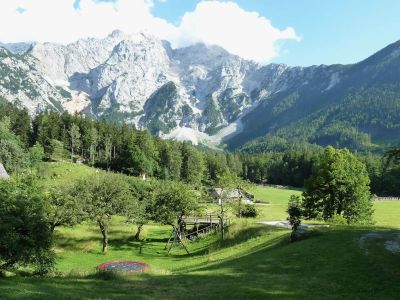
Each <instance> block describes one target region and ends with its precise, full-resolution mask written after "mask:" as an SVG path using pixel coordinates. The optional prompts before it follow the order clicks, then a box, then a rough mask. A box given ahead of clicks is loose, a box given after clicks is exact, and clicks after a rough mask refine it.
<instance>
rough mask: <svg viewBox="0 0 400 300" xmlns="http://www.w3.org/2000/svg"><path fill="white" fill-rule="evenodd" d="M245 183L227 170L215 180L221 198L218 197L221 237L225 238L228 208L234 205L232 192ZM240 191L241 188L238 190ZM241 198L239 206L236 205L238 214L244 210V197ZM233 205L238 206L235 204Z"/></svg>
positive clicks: (214, 183)
mask: <svg viewBox="0 0 400 300" xmlns="http://www.w3.org/2000/svg"><path fill="white" fill-rule="evenodd" d="M242 184H243V182H242V180H241V179H240V178H239V177H238V176H237V175H235V174H232V173H230V172H226V173H224V174H221V175H218V176H217V178H216V179H215V180H214V181H213V186H214V187H215V188H216V189H219V191H220V192H219V199H218V205H219V211H218V218H219V221H220V227H221V239H222V240H224V239H225V225H226V224H225V219H226V216H227V214H228V210H229V208H230V207H232V198H231V194H232V192H233V191H234V190H235V189H237V188H238V187H239V186H241V185H242ZM238 191H239V193H240V189H239V190H238ZM239 198H240V199H237V202H238V204H237V207H235V208H236V209H237V211H238V214H239V215H241V210H242V205H241V202H242V199H241V196H239ZM235 202H236V201H235ZM233 206H236V205H235V204H234V205H233Z"/></svg>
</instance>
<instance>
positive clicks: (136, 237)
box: [134, 224, 144, 241]
mask: <svg viewBox="0 0 400 300" xmlns="http://www.w3.org/2000/svg"><path fill="white" fill-rule="evenodd" d="M143 225H144V224H139V226H138V228H137V231H136V234H135V237H134V239H135V241H138V240H139V239H140V233H141V232H142V228H143Z"/></svg>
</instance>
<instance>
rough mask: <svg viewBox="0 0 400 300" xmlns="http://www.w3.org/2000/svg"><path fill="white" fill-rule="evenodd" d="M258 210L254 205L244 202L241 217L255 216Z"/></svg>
mask: <svg viewBox="0 0 400 300" xmlns="http://www.w3.org/2000/svg"><path fill="white" fill-rule="evenodd" d="M257 216H258V211H257V208H256V206H255V205H251V204H246V205H245V206H244V208H243V210H242V217H244V218H256V217H257Z"/></svg>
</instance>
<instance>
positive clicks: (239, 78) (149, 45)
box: [0, 31, 400, 149]
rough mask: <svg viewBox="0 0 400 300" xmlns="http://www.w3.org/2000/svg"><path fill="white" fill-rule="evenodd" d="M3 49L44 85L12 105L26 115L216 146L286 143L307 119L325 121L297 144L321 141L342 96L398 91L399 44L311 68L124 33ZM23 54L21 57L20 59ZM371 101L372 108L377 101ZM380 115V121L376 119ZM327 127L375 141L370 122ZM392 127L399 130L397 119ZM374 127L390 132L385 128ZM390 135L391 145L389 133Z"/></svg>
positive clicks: (0, 89) (1, 86)
mask: <svg viewBox="0 0 400 300" xmlns="http://www.w3.org/2000/svg"><path fill="white" fill-rule="evenodd" d="M0 46H1V45H0ZM6 46H7V45H6ZM7 47H8V49H16V50H15V51H19V54H12V53H11V52H9V51H8V50H7V51H8V52H7V54H4V55H3V57H0V64H1V63H3V66H4V65H5V63H4V61H6V62H7V61H8V60H9V57H12V59H14V60H18V59H20V60H22V61H24V60H26V61H30V66H31V68H32V69H35V70H34V71H33V70H32V71H30V72H28V73H26V74H25V73H23V74H22V75H21V76H22V77H24V78H26V77H29V76H31V77H32V76H33V75H35V76H36V77H34V78H36V80H37V81H38V82H41V84H42V85H43V86H46V89H45V90H44V91H43V88H42V90H40V91H41V92H40V93H39V96H37V97H36V98H35V99H29V101H28V100H26V98H29V97H28V96H27V95H25V96H24V97H22V98H23V101H19V102H21V104H22V106H27V107H28V109H29V110H30V111H31V113H35V112H36V111H40V110H44V109H55V110H59V111H63V110H68V111H70V112H74V110H76V111H78V112H81V113H84V114H86V115H89V116H91V117H95V118H106V119H110V120H113V121H122V122H127V123H131V124H135V125H136V126H137V127H138V128H143V129H144V128H147V129H149V130H150V131H151V132H152V133H153V134H156V135H160V136H163V137H169V138H177V139H188V140H191V141H192V142H193V143H204V144H209V145H211V146H214V147H215V146H218V145H221V144H227V146H228V148H229V149H235V148H238V147H240V146H242V145H243V144H246V143H248V142H249V141H250V140H253V139H257V138H258V139H259V140H260V139H261V140H262V137H263V136H266V138H264V142H265V141H267V140H268V138H269V137H284V138H293V137H292V136H293V134H288V133H287V132H288V131H290V130H291V129H290V128H294V129H296V127H298V126H300V125H301V124H303V123H307V122H308V123H309V124H314V123H315V120H314V121H313V118H314V117H313V116H315V117H316V118H325V121H323V122H322V121H321V122H322V123H321V122H320V123H321V124H319V125H315V126H316V127H315V128H316V129H315V130H314V131H315V132H314V133H312V134H309V135H307V134H304V132H302V133H301V135H304V136H302V137H301V139H302V140H303V141H306V142H309V143H322V142H321V140H324V141H325V140H326V136H318V134H319V133H318V134H317V133H316V131H319V132H320V133H321V132H324V130H325V131H327V130H328V129H329V128H330V127H329V126H331V125H330V123H329V122H330V121H329V118H332V114H327V113H326V110H330V111H332V110H334V107H335V105H336V106H337V105H339V103H341V104H340V105H344V106H346V105H347V106H348V105H349V104H348V102H349V101H347V100H348V99H349V97H350V98H351V97H352V95H353V96H354V95H358V96H359V97H361V96H360V95H362V93H365V89H366V88H367V89H369V90H370V92H369V95H370V96H371V95H372V94H373V93H375V94H374V96H371V97H375V98H376V97H377V98H379V97H381V96H380V94H379V93H383V92H384V91H387V92H388V91H389V90H390V91H391V92H392V93H394V94H396V95H397V86H398V85H399V80H398V78H399V77H398V75H399V71H398V70H399V69H400V50H399V49H400V41H398V42H395V43H393V44H391V45H389V46H387V47H385V48H384V49H382V50H381V51H378V52H377V53H375V54H374V55H372V56H371V57H369V58H367V59H365V60H363V61H361V62H359V63H356V64H351V65H339V64H337V65H328V66H327V65H319V66H309V67H289V66H286V65H284V64H267V65H260V64H257V63H255V62H252V61H247V60H244V59H242V58H240V57H239V56H236V55H232V54H230V53H228V52H227V51H226V50H225V49H222V48H220V47H218V46H208V45H204V44H201V43H198V44H195V45H191V46H188V47H185V48H179V49H172V47H171V46H170V44H169V42H167V41H162V40H159V39H156V38H154V37H152V36H149V35H145V34H135V35H126V34H124V33H123V32H121V31H114V32H112V33H111V34H110V35H109V36H107V37H106V38H104V39H94V38H88V39H83V40H78V41H77V42H75V43H71V44H68V45H60V44H52V43H43V44H40V43H32V44H29V47H28V44H19V45H16V46H15V47H14V46H13V45H8V46H7ZM21 49H26V53H24V54H21ZM0 66H2V65H0ZM7 68H8V69H6V68H5V67H3V69H4V72H3V73H4V74H5V75H6V76H5V77H7V75H8V74H12V71H13V70H12V66H10V65H7ZM28 68H29V67H28ZM7 72H8V73H7ZM15 76H16V75H15ZM15 76H14V77H15ZM6 86H7V82H6V80H3V82H2V81H0V95H2V96H4V97H5V98H7V99H8V100H9V101H11V102H16V101H17V95H15V96H13V97H10V96H9V94H10V93H8V89H7V87H6ZM388 86H391V87H390V88H389V87H388ZM39 88H40V87H37V89H39ZM373 88H375V90H373ZM378 90H379V92H378ZM372 91H374V92H372ZM7 95H8V96H7ZM18 95H19V94H18ZM392 96H393V97H395V96H394V95H392ZM392 96H391V97H392ZM18 97H21V96H20V95H19V96H18ZM362 97H364V98H363V99H365V97H366V96H365V95H364V96H362ZM388 97H389V96H388ZM393 97H392V98H393ZM396 97H397V96H396ZM50 98H51V100H50ZM381 98H382V99H383V101H386V102H387V103H391V104H393V105H392V106H391V109H394V113H397V112H398V110H397V109H398V108H397V100H394V99H392V98H390V97H389V98H390V99H389V98H388V99H389V100H385V99H386V98H385V97H383V96H382V97H381ZM346 99H347V100H346ZM396 99H397V98H396ZM24 101H25V102H26V103H24ZM346 101H347V102H346ZM357 101H361V100H357ZM363 101H364V100H363ZM371 101H372V100H371ZM371 101H370V102H369V103H375V102H376V99H375V100H374V101H372V102H371ZM378 102H379V101H378ZM35 103H37V107H34V104H35ZM346 103H347V104H346ZM375 104H376V103H375ZM375 104H373V105H375ZM389 106H390V105H389ZM338 109H339V108H336V110H338ZM386 109H389V108H386ZM339 110H340V109H339ZM387 114H388V115H390V116H392V115H393V113H389V112H387ZM341 115H346V114H345V112H341ZM372 115H374V116H378V115H379V114H376V113H373V114H372ZM383 115H384V113H382V114H381V115H379V116H378V117H379V118H381V119H382V118H383ZM350 117H351V116H348V118H350ZM335 118H336V117H335ZM335 118H334V119H335ZM339 119H340V118H339ZM392 119H393V117H392ZM307 120H308V121H307ZM334 121H335V122H336V123H335V124H338V125H337V126H339V127H340V126H342V127H344V128H345V127H346V126H350V127H352V128H353V129H354V130H355V131H356V132H359V133H360V134H361V135H362V134H366V135H369V136H370V138H371V137H372V139H375V140H376V135H377V134H375V133H374V130H375V131H376V130H377V127H376V126H375V127H374V128H372V127H371V126H370V127H371V128H369V127H368V126H366V124H361V123H357V122H353V123H352V121H351V120H350V121H349V120H346V122H347V123H346V122H344V121H343V120H339V121H340V122H339V121H338V120H337V118H336V119H335V120H334ZM392 121H393V122H394V123H393V124H395V130H394V131H395V134H397V131H396V130H397V126H398V123H397V118H395V117H394V119H393V120H392ZM324 122H325V123H326V124H325V123H324ZM296 124H297V125H296ZM346 124H347V125H346ZM349 124H350V125H349ZM393 124H392V125H393ZM386 125H387V124H386ZM392 125H391V126H392ZM302 126H303V125H302ZM303 127H304V126H303ZM331 127H332V126H331ZM367 127H368V128H367ZM386 127H387V126H386ZM392 127H393V126H392ZM294 129H293V131H294V132H296V130H294ZM330 130H331V131H332V129H330ZM308 131H309V132H312V131H313V130H308ZM328 131H329V130H328ZM381 131H382V132H383V131H384V133H385V134H386V135H387V132H388V130H386V131H385V130H381ZM389 131H390V130H389ZM189 132H190V134H189V135H188V136H186V137H185V134H188V133H189ZM282 132H285V133H284V134H282ZM357 134H358V133H357ZM357 134H355V136H357ZM260 137H261V138H260ZM388 137H389V138H390V139H393V134H392V135H390V134H389V135H388ZM354 139H357V137H356V138H354ZM328 140H329V139H328ZM370 144H371V142H370ZM338 145H339V146H342V145H343V146H346V143H339V144H338ZM246 147H248V145H247V146H245V148H246ZM368 147H369V146H368ZM356 148H357V147H356ZM359 148H360V147H359ZM361 148H362V147H361Z"/></svg>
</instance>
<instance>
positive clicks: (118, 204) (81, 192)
mask: <svg viewBox="0 0 400 300" xmlns="http://www.w3.org/2000/svg"><path fill="white" fill-rule="evenodd" d="M75 190H76V198H77V201H81V202H82V203H83V206H84V211H85V213H86V214H87V217H88V218H89V220H91V221H94V222H96V223H97V224H98V225H99V228H100V231H101V234H102V236H103V241H102V242H103V247H102V251H103V253H106V252H107V250H108V240H109V234H108V228H109V225H110V221H111V218H112V217H113V216H115V215H118V214H121V215H124V214H126V209H127V207H128V205H130V204H129V203H130V202H132V201H134V199H132V195H131V192H130V190H129V185H128V183H127V182H126V181H125V180H124V179H123V178H122V176H121V175H118V174H114V173H109V172H101V173H98V174H96V175H91V176H89V177H88V178H85V179H83V180H81V181H79V182H78V183H77V184H76V186H75Z"/></svg>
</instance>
